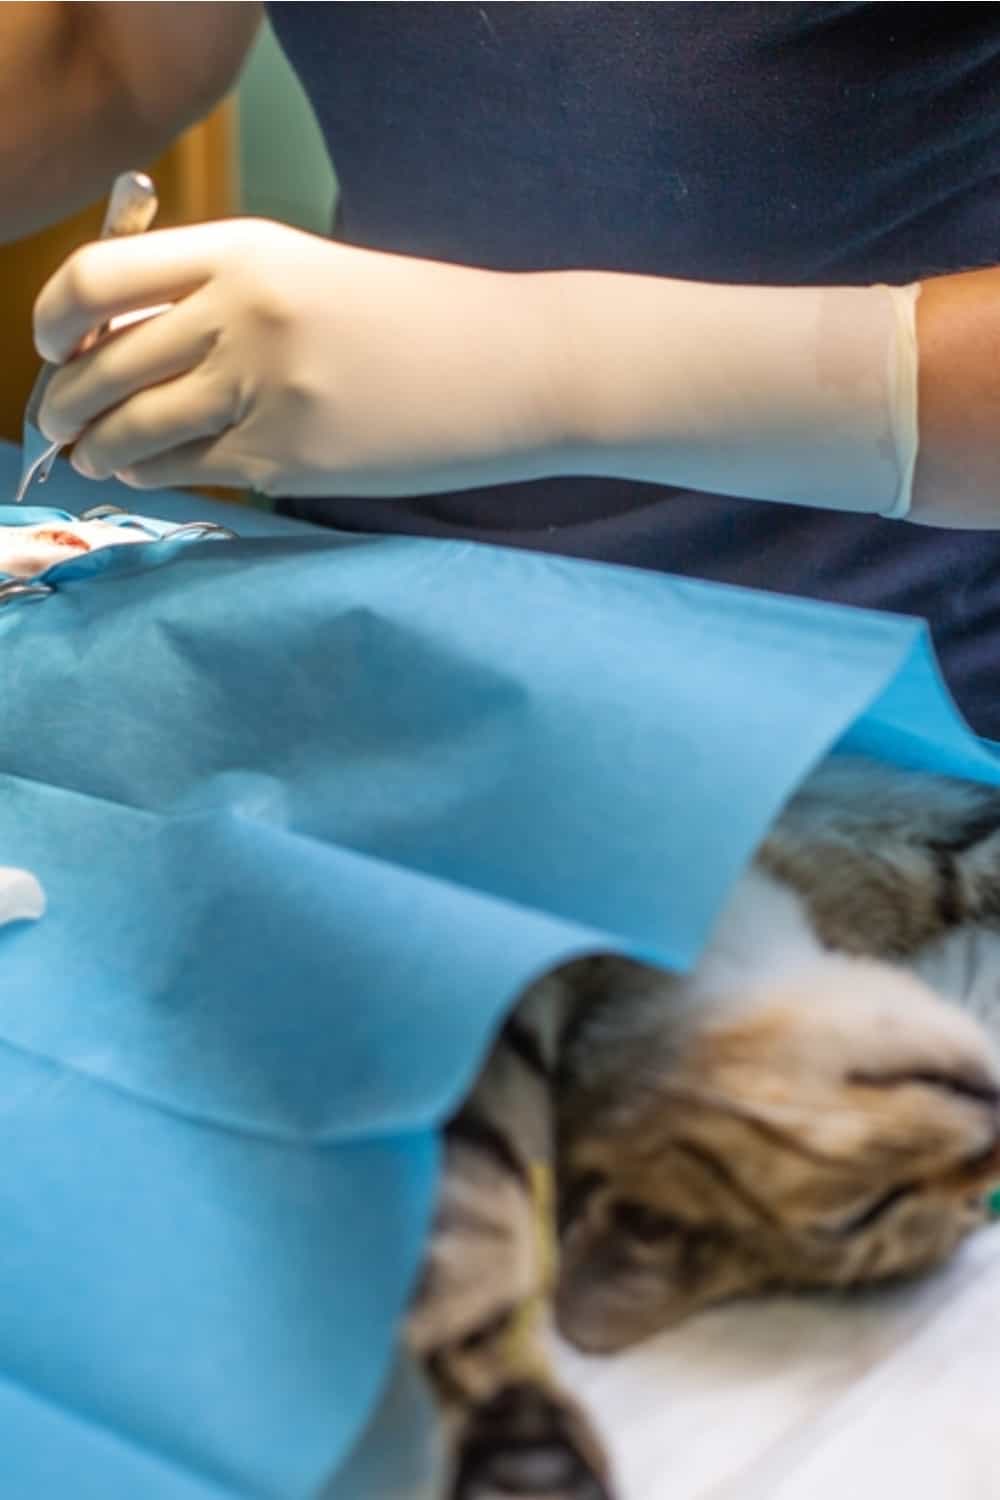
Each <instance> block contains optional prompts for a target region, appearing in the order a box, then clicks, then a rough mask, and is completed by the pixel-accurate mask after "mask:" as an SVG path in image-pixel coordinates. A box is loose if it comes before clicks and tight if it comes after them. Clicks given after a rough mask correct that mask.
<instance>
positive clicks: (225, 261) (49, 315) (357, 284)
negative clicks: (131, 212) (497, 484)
mask: <svg viewBox="0 0 1000 1500" xmlns="http://www.w3.org/2000/svg"><path fill="white" fill-rule="evenodd" d="M546 300H547V298H546V292H545V289H544V286H543V284H542V282H541V280H540V279H539V278H533V277H527V276H520V277H519V276H510V275H501V274H498V273H494V272H489V271H482V270H475V269H469V268H466V267H458V266H453V265H442V264H438V263H436V262H431V261H424V260H414V259H408V258H404V257H402V256H392V255H381V254H376V253H374V252H371V251H364V250H355V249H352V248H350V247H346V246H342V245H338V244H335V243H333V242H330V241H327V240H323V239H319V238H317V237H315V236H313V235H308V234H302V233H300V232H299V231H297V230H293V229H289V228H287V227H285V226H283V225H279V224H273V223H270V222H267V221H257V220H232V221H226V222H221V223H212V224H203V225H198V226H196V227H194V228H189V229H168V230H163V231H159V232H155V233H152V234H146V235H137V236H134V237H132V238H128V239H126V238H122V239H117V240H108V241H104V242H102V243H98V244H92V245H87V246H84V247H83V248H82V249H81V250H78V251H77V252H76V253H75V254H74V255H72V256H71V257H70V258H69V260H68V261H67V262H66V263H65V264H64V265H63V266H62V267H61V269H60V270H59V271H57V272H56V274H55V275H54V276H53V277H52V279H51V280H50V281H49V282H48V284H47V285H46V286H45V287H44V288H43V290H42V293H41V295H40V297H39V299H38V302H37V305H36V310H35V332H36V342H37V344H38V348H39V351H40V352H42V354H43V357H45V358H47V359H52V360H54V361H56V362H60V361H63V360H66V359H67V358H69V356H71V355H72V353H73V352H74V350H75V349H76V347H77V346H78V344H79V342H80V340H81V338H82V337H83V335H84V334H85V333H87V332H88V331H89V330H90V329H92V328H94V327H95V326H97V325H98V324H100V323H101V322H103V321H104V320H105V319H107V318H110V317H112V316H114V315H116V314H120V313H122V312H124V311H126V310H129V309H134V308H139V307H143V306H147V305H153V304H156V303H163V302H173V303H174V304H175V305H174V306H173V307H172V308H171V309H170V310H169V311H167V312H164V313H161V314H160V315H159V316H157V317H155V318H152V319H150V320H149V321H148V322H144V323H141V324H139V325H137V326H132V327H131V328H129V329H127V330H126V331H125V332H122V333H119V334H116V335H115V336H113V337H112V338H110V339H108V340H107V341H106V342H105V343H104V344H102V345H101V346H99V347H98V348H96V349H95V350H93V351H92V352H90V353H87V354H84V355H81V356H80V357H79V358H76V359H73V360H72V361H71V362H70V363H69V364H68V365H67V367H66V368H65V369H64V370H62V371H60V373H59V374H58V375H57V376H56V377H55V378H54V379H53V380H52V381H51V383H50V385H49V388H48V393H47V395H46V398H45V402H44V404H43V407H42V411H41V414H40V421H41V426H42V430H43V431H44V432H45V434H46V436H48V437H49V438H51V439H53V440H59V441H62V442H65V441H68V440H70V439H72V438H75V437H77V435H78V434H81V433H82V434H83V436H82V438H81V440H80V441H79V442H78V443H77V446H76V449H75V453H74V455H73V463H74V465H75V466H76V468H78V469H79V470H80V472H81V473H83V474H86V475H88V476H90V477H94V478H105V477H107V476H108V475H110V474H113V473H114V474H117V475H118V477H119V478H121V479H123V480H124V481H125V482H126V483H127V484H132V485H135V486H136V487H138V488H151V487H158V486H163V485H179V484H196V483H211V484H223V485H227V484H228V485H239V486H243V485H252V486H253V487H254V488H256V489H257V490H259V491H261V492H262V493H264V494H294V495H312V494H318V495H324V494H326V495H329V494H336V493H349V494H371V495H386V494H389V495H391V494H398V493H416V492H419V491H421V490H424V491H427V490H434V489H439V488H440V489H447V488H462V487H465V486H467V485H469V484H474V483H477V482H479V481H480V479H481V476H482V475H484V474H486V475H488V477H489V478H491V479H497V480H502V479H505V478H518V477H526V476H527V475H530V474H533V473H540V472H550V471H551V467H552V460H551V457H550V456H548V455H549V450H550V449H551V448H552V446H553V444H554V441H555V428H554V423H553V421H552V419H551V408H552V397H551V393H552V388H553V381H552V378H551V376H550V373H549V369H548V359H549V351H550V350H554V349H555V348H556V347H557V340H555V339H553V338H552V337H551V336H549V335H548V333H547V329H546V323H547V318H546Z"/></svg>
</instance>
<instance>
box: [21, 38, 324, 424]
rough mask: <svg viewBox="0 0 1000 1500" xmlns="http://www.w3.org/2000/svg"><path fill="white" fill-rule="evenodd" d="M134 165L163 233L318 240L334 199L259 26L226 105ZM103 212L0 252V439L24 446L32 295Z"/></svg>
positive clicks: (299, 105)
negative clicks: (283, 232) (245, 220)
mask: <svg viewBox="0 0 1000 1500" xmlns="http://www.w3.org/2000/svg"><path fill="white" fill-rule="evenodd" d="M133 165H134V166H136V167H143V168H145V169H146V170H148V171H150V172H151V173H152V175H153V177H154V178H155V181H156V185H157V188H158V190H159V195H160V212H159V215H158V217H157V224H158V225H160V226H162V227H166V226H168V225H173V224H194V223H197V222H199V221H200V220H203V219H217V218H224V217H227V216H229V215H233V214H254V215H260V216H262V217H265V218H270V219H281V220H283V221H284V222H285V223H288V224H295V225H297V226H298V227H299V228H302V229H309V230H314V231H316V232H318V233H324V232H325V231H326V229H327V228H328V226H329V224H330V220H331V215H332V212H333V206H334V203H335V200H336V181H335V178H334V175H333V171H332V169H331V167H330V164H329V162H328V160H327V157H326V152H325V150H324V147H323V142H322V138H321V136H320V133H319V129H318V127H317V125H316V122H315V120H314V118H313V114H312V110H311V109H310V107H309V104H308V102H307V100H306V98H305V95H304V94H303V92H302V89H301V87H300V86H299V83H298V81H297V79H296V78H295V76H294V74H293V73H292V72H291V70H290V68H289V67H288V64H287V63H286V62H285V59H284V57H283V55H282V53H281V50H280V48H279V47H278V44H277V42H276V41H275V40H274V37H273V35H272V33H271V30H270V27H269V26H266V25H265V27H264V28H263V30H262V32H261V35H260V37H259V38H258V41H257V44H256V46H255V48H254V51H253V53H252V55H251V56H250V58H249V59H248V61H247V65H246V67H245V68H244V71H243V75H242V77H241V79H240V82H239V85H238V87H237V89H236V90H235V91H234V93H233V95H232V96H231V98H230V99H228V100H227V101H226V102H225V104H224V105H222V106H221V108H219V109H217V110H216V111H215V113H214V114H213V115H211V116H210V117H209V118H208V119H206V120H204V121H203V122H202V123H201V124H199V125H197V126H195V127H194V129H192V130H189V131H188V132H187V133H186V134H185V135H184V136H182V137H181V138H180V139H179V140H178V141H177V142H176V143H175V144H174V146H173V147H172V148H171V149H170V150H169V151H168V152H167V153H166V155H165V156H163V157H161V158H160V159H159V161H157V162H154V163H150V162H135V163H133ZM109 185H110V184H109ZM103 209H104V205H103V202H101V203H97V204H94V206H93V207H92V208H90V209H87V210H85V211H84V212H83V213H80V214H76V215H74V217H73V218H72V219H67V220H66V221H65V222H64V223H61V224H57V225H54V226H52V228H50V229H47V230H45V231H44V233H42V234H37V235H32V236H30V237H29V238H28V239H24V240H18V241H16V242H15V243H13V244H9V245H0V327H2V328H3V346H4V353H5V360H4V373H3V379H2V380H0V438H5V439H8V440H9V441H11V442H20V438H21V419H22V416H23V413H24V405H25V402H26V400H27V397H28V392H29V391H30V389H31V385H32V382H33V380H34V378H35V374H36V373H37V369H38V356H37V354H36V353H35V350H34V346H33V345H32V341H31V308H32V304H33V303H34V300H35V297H36V295H37V294H38V292H39V290H40V289H41V287H42V285H43V284H44V282H45V281H46V279H47V278H48V277H49V276H50V275H51V273H52V272H53V271H54V270H55V269H56V267H57V266H58V265H59V264H60V262H61V261H62V260H64V259H65V257H66V256H67V255H68V254H69V252H70V251H71V250H72V249H73V248H74V247H75V246H76V245H79V244H82V243H83V242H84V241H85V240H88V239H93V238H95V236H96V235H97V233H98V229H99V227H100V221H101V217H102V214H103Z"/></svg>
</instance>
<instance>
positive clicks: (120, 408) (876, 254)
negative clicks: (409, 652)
mask: <svg viewBox="0 0 1000 1500" xmlns="http://www.w3.org/2000/svg"><path fill="white" fill-rule="evenodd" d="M261 9H262V8H261V7H259V6H257V5H253V4H184V5H175V4H89V5H77V4H69V5H59V4H29V5H20V4H12V5H6V6H4V7H2V10H0V54H2V63H0V66H2V69H3V85H4V87H3V99H4V109H3V113H2V124H0V162H2V172H3V182H4V189H5V191H4V194H3V202H4V203H5V205H6V220H5V222H4V230H5V233H6V234H7V236H8V237H14V236H16V235H18V234H22V233H25V232H27V231H29V230H31V229H33V228H35V227H37V226H39V225H41V224H43V223H45V222H47V221H49V220H51V219H53V218H56V217H58V216H61V215H63V214H65V213H67V212H68V211H69V210H71V209H73V208H75V207H77V206H79V205H80V204H82V203H83V202H85V201H88V200H92V199H93V198H95V197H98V196H100V195H102V194H103V193H105V192H106V190H107V187H108V184H109V182H110V180H111V178H112V176H113V175H114V174H115V173H116V172H117V171H119V170H120V169H122V168H126V167H129V166H133V165H135V164H136V163H137V162H141V161H145V160H149V159H150V158H151V157H152V156H153V155H154V154H155V153H156V152H158V151H159V150H160V149H161V148H162V147H163V146H164V145H165V144H166V143H167V142H168V141H169V139H170V138H171V137H172V136H173V135H175V134H176V133H177V132H178V131H180V130H181V129H182V128H184V127H186V126H187V125H188V124H190V123H191V122H192V121H193V120H195V119H196V118H198V117H199V116H200V115H202V114H204V113H205V112H207V111H208V110H209V109H210V108H211V107H212V106H213V104H214V103H215V102H216V101H217V100H218V99H219V98H220V97H221V96H222V95H223V94H224V93H225V92H226V90H227V89H229V88H230V86H231V85H232V83H233V81H234V79H235V78H236V75H237V73H238V71H239V68H240V65H241V63H242V62H243V60H244V58H245V56H246V54H247V50H248V48H249V47H250V45H251V43H252V41H253V38H254V35H255V32H256V29H257V27H258V24H259V22H260V17H261ZM269 9H270V14H271V18H272V21H273V23H274V26H275V28H276V30H277V33H278V36H279V38H280V40H281V42H282V44H283V46H284V48H285V50H286V52H287V53H288V56H289V58H290V59H291V61H292V63H293V64H294V66H295V68H296V69H297V71H298V74H299V76H300V78H301V79H302V82H303V84H304V85H305V87H306V89H307V91H308V93H309V95H310V97H311V99H312V102H313V105H314V107H315V110H316V113H317V115H318V118H319V121H320V124H321V126H322V128H323V130H324V132H325V135H326V138H327V140H328V142H329V145H330V150H331V153H332V156H333V158H334V161H335V163H336V168H337V173H338V177H339V182H340V189H341V193H340V203H339V209H338V218H337V223H336V226H335V239H334V240H331V241H325V240H323V239H320V238H316V237H312V236H306V235H303V234H300V233H299V232H297V231H293V230H292V229H289V228H285V227H282V226H279V225H277V224H263V223H255V224H248V223H246V222H239V221H235V222H226V223H218V224H208V225H201V226H197V227H194V228H188V229H180V230H168V231H164V232H162V233H153V234H150V235H148V236H145V237H139V238H137V239H135V240H131V241H120V242H112V243H106V244H100V245H93V246H88V247H85V248H84V249H82V250H81V251H79V252H78V253H77V254H75V255H74V256H72V257H71V258H70V259H69V261H68V262H67V263H66V264H65V265H64V266H63V267H62V269H61V270H60V271H58V272H57V273H56V275H55V276H54V277H53V279H52V280H51V282H50V283H49V284H48V285H47V286H46V287H45V289H44V290H43V291H42V293H41V296H40V298H39V301H38V304H37V309H36V335H37V342H38V346H39V349H40V350H41V352H42V353H43V354H44V355H45V356H47V357H50V358H53V359H56V360H66V359H68V357H69V356H70V355H71V354H72V352H73V351H74V348H75V346H76V344H77V341H78V340H79V339H80V337H81V336H82V334H83V333H84V332H85V331H86V330H87V329H89V328H91V327H92V326H94V325H95V324H97V323H98V322H100V321H101V320H102V319H104V318H106V317H108V316H110V315H113V314H115V313H117V312H120V311H122V310H124V309H127V308H134V307H141V306H144V305H146V304H155V303H161V302H163V301H165V300H168V301H170V302H172V303H173V304H174V306H173V308H172V310H171V311H169V312H167V313H165V314H163V315H161V316H159V317H158V318H156V319H153V320H150V321H148V322H146V323H144V324H141V325H139V326H136V327H133V328H132V329H130V330H129V331H128V332H127V333H126V334H124V335H122V336H121V337H119V338H118V339H116V340H114V341H112V342H111V343H109V344H108V345H106V346H105V347H103V348H101V349H99V350H98V351H96V352H94V353H91V354H89V355H86V356H85V357H83V358H80V359H79V360H76V361H74V362H72V363H70V364H68V365H67V368H66V369H65V371H63V372H62V373H61V374H60V376H59V377H58V378H57V379H56V380H55V381H53V383H52V385H51V387H50V391H49V396H48V399H47V403H46V406H45V409H44V412H43V426H44V427H45V429H46V430H47V432H48V433H49V435H50V436H51V437H58V438H61V439H69V438H72V437H77V436H79V441H78V443H77V447H76V450H75V458H74V462H75V463H76V466H77V467H78V468H79V469H80V470H81V472H83V473H85V474H89V475H93V476H106V475H109V474H111V473H117V474H118V475H119V476H120V477H121V478H123V479H124V481H125V482H126V483H128V484H133V485H135V486H138V487H140V488H146V487H151V486H160V485H185V484H197V483H212V484H219V483H222V484H231V485H237V486H244V485H248V484H251V485H255V486H257V487H258V488H259V489H261V490H263V491H264V492H266V493H268V494H270V495H272V496H275V497H278V498H279V503H280V504H281V507H282V508H283V509H285V510H287V511H289V512H291V513H292V514H295V515H299V516H302V517H306V518H308V519H310V520H312V521H317V522H320V523H324V524H328V525H331V526H336V527H341V528H348V529H358V530H364V531H395V532H411V533H419V534H428V535H439V536H455V535H460V536H469V537H474V538H482V539H488V540H491V541H495V542H501V543H506V544H513V545H517V546H525V547H533V548H543V549H547V550H553V551H557V552H564V553H568V554H572V555H575V556H582V557H593V558H603V559H609V560H612V561H618V562H625V563H631V564H637V565H640V566H643V567H650V568H660V569H666V570H669V571H673V572H678V573H687V574H693V575H696V576H699V577H706V578H711V579H716V580H723V581H732V582H736V583H741V584H748V585H753V586H757V587H763V588H769V589H776V590H782V591H787V592H791V593H796V594H804V595H810V596H813V597H817V598H823V599H835V600H842V601H847V602H854V603H858V604H862V605H867V606H878V607H882V608H885V609H890V610H898V611H905V612H909V613H919V614H922V615H924V616H926V617H927V618H928V619H929V620H930V622H931V625H932V628H933V631H934V635H935V638H936V642H937V647H938V650H939V653H940V656H941V659H942V661H943V664H944V667H945V670H946V673H947V676H948V679H949V682H950V684H951V686H952V688H953V690H954V692H955V693H956V695H957V697H958V699H959V701H960V703H961V704H962V706H963V708H964V710H965V711H966V713H967V714H968V715H969V717H970V718H971V720H972V722H973V723H974V725H975V727H976V728H977V729H979V730H980V731H981V732H983V733H985V734H989V735H993V736H995V737H997V738H1000V694H998V693H997V692H996V686H995V684H996V677H997V662H998V655H1000V537H997V536H996V534H995V533H994V532H993V530H992V529H993V528H995V527H997V526H998V525H1000V374H998V371H1000V365H998V361H1000V269H994V268H993V266H992V263H993V262H994V261H997V260H1000V193H998V191H997V181H998V176H1000V6H997V5H993V4H977V5H966V4H956V3H952V4H950V5H947V6H939V5H926V4H897V3H894V4H869V5H864V4H860V5H858V4H846V5H827V4H625V3H618V4H559V5H551V4H491V5H471V4H455V5H453V4H436V5H417V4H395V5H356V4H350V5H347V4H344V5H341V4H276V5H273V6H271V7H269ZM276 125H277V122H276ZM386 252H388V253H386ZM969 268H973V269H972V270H971V272H970V271H969ZM975 268H981V269H975ZM918 423H919V441H918ZM281 497H284V498H281ZM289 497H290V498H289ZM774 502H779V503H774Z"/></svg>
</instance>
